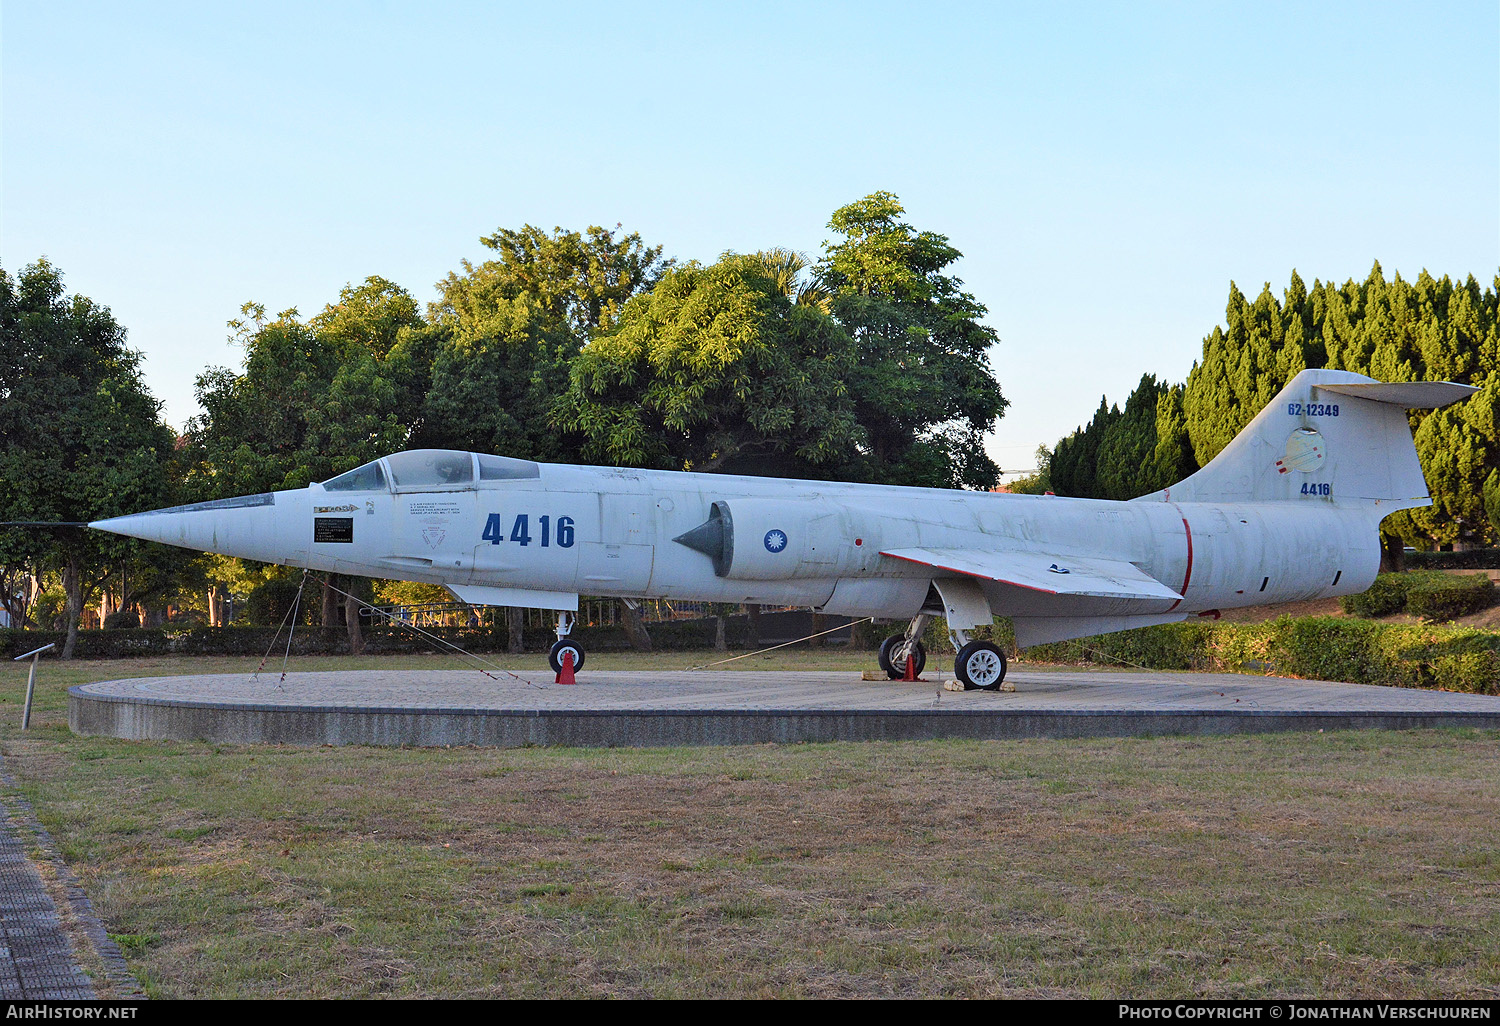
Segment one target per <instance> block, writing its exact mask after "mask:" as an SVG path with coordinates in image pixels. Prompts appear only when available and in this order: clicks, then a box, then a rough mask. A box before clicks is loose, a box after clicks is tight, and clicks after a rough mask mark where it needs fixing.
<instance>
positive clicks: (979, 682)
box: [964, 648, 1005, 688]
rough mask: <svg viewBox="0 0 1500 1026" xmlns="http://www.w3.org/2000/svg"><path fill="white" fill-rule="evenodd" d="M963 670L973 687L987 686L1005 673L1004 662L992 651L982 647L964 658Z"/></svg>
mask: <svg viewBox="0 0 1500 1026" xmlns="http://www.w3.org/2000/svg"><path fill="white" fill-rule="evenodd" d="M964 671H965V673H966V675H967V676H968V678H969V682H970V683H972V684H973V685H974V686H975V687H977V688H987V687H989V686H990V685H991V684H994V683H995V682H996V681H998V680H999V679H1000V677H1001V675H1002V674H1004V673H1005V663H1004V662H1002V661H1001V659H1000V657H999V656H998V655H996V654H995V653H994V652H991V651H990V650H989V649H984V648H982V649H980V650H979V651H978V652H975V653H973V654H972V655H970V656H969V658H968V659H965V660H964Z"/></svg>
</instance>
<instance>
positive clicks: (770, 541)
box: [766, 530, 786, 552]
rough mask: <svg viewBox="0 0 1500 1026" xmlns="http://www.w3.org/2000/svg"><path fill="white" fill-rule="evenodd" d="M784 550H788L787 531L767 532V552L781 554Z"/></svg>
mask: <svg viewBox="0 0 1500 1026" xmlns="http://www.w3.org/2000/svg"><path fill="white" fill-rule="evenodd" d="M784 548H786V532H785V531H775V530H772V531H767V532H766V551H767V552H780V551H781V550H782V549H784Z"/></svg>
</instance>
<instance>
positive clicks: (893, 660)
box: [879, 634, 927, 680]
mask: <svg viewBox="0 0 1500 1026" xmlns="http://www.w3.org/2000/svg"><path fill="white" fill-rule="evenodd" d="M905 641H906V636H905V635H902V634H893V635H891V636H890V637H889V638H886V639H885V640H884V641H883V642H881V643H880V657H879V658H880V668H881V669H882V670H884V671H885V675H886V676H887V677H889V678H891V680H905V679H906V660H905V659H903V658H902V657H901V656H899V655H897V654H896V653H897V651H898V650H899V649H900V647H901V645H902V643H903V642H905ZM911 662H912V668H913V669H914V671H915V672H914V673H913V674H912V676H913V677H920V676H922V670H923V669H924V668H925V667H926V666H927V649H925V648H923V647H922V643H921V642H920V641H918V642H915V643H913V645H912V647H911Z"/></svg>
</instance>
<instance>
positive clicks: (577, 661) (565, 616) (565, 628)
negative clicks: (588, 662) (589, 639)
mask: <svg viewBox="0 0 1500 1026" xmlns="http://www.w3.org/2000/svg"><path fill="white" fill-rule="evenodd" d="M571 633H573V614H572V613H569V612H567V611H566V610H562V611H559V612H558V614H557V640H556V641H555V642H553V643H552V648H551V650H549V651H548V652H547V663H548V665H549V666H551V667H552V672H553V673H562V670H563V655H564V653H569V652H571V653H572V655H573V672H574V673H577V672H578V671H579V670H581V669H583V656H584V652H583V646H582V645H580V644H578V642H576V641H569V640H568V635H569V634H571Z"/></svg>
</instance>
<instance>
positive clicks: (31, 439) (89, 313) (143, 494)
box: [0, 260, 174, 655]
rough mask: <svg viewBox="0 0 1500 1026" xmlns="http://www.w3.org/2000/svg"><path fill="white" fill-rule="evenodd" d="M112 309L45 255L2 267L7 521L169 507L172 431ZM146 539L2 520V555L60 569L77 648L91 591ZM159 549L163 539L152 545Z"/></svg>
mask: <svg viewBox="0 0 1500 1026" xmlns="http://www.w3.org/2000/svg"><path fill="white" fill-rule="evenodd" d="M160 410H161V404H160V403H158V402H157V401H156V399H154V398H153V397H152V396H151V393H150V392H149V391H147V389H146V386H145V384H144V383H143V382H142V381H141V375H140V354H139V353H137V352H136V351H134V350H132V349H130V348H129V347H128V346H127V345H126V342H125V329H124V328H123V327H121V326H120V324H119V323H118V322H117V321H116V320H115V319H114V316H113V315H112V314H111V313H110V311H109V308H108V307H105V306H101V305H99V304H98V303H95V302H94V301H93V300H90V299H88V298H86V297H84V296H77V295H74V296H67V295H65V294H64V290H63V279H62V274H61V273H60V272H59V271H58V270H57V268H55V267H54V266H52V265H51V264H50V263H48V262H47V261H46V260H40V261H38V262H36V263H34V264H32V265H30V266H28V267H26V268H25V269H23V270H22V272H21V274H20V277H19V278H12V277H11V276H10V275H9V274H7V273H6V272H5V271H4V270H3V269H0V520H8V521H9V520H25V521H63V522H81V523H87V522H89V521H92V520H101V519H104V518H107V517H113V516H120V515H122V514H125V513H133V512H136V511H138V510H142V509H152V508H155V507H159V506H164V505H167V504H168V501H169V499H170V494H171V492H170V480H169V478H170V475H169V472H168V468H169V463H170V460H171V458H172V452H173V441H174V436H173V433H172V430H171V429H170V428H168V427H167V426H166V425H165V424H163V423H162V422H161V417H160ZM143 551H146V547H144V546H143V545H142V543H139V542H135V541H130V540H127V539H123V538H119V537H117V536H114V535H107V534H104V533H102V532H99V531H89V530H87V529H83V528H68V529H61V530H47V531H37V530H15V529H4V528H0V564H4V565H9V566H14V565H17V564H24V565H28V566H33V567H38V568H44V569H51V570H54V571H56V572H57V573H59V574H60V575H61V577H62V580H63V585H64V589H65V591H66V594H67V621H68V640H67V643H66V645H65V650H64V651H65V654H66V655H71V654H72V648H73V644H74V641H75V639H76V637H77V632H78V620H79V616H80V615H81V613H82V611H83V606H84V603H85V602H87V600H88V596H89V594H90V592H92V591H93V590H94V588H96V587H97V586H98V583H99V580H100V579H101V577H102V575H105V574H108V573H109V572H110V571H111V570H112V569H113V568H114V567H115V566H118V565H119V564H120V563H121V562H122V561H124V560H129V559H136V558H139V557H140V556H141V554H142V553H143ZM150 551H152V552H154V553H155V554H157V555H158V556H160V555H161V554H162V552H161V549H160V548H159V547H151V550H150Z"/></svg>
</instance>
